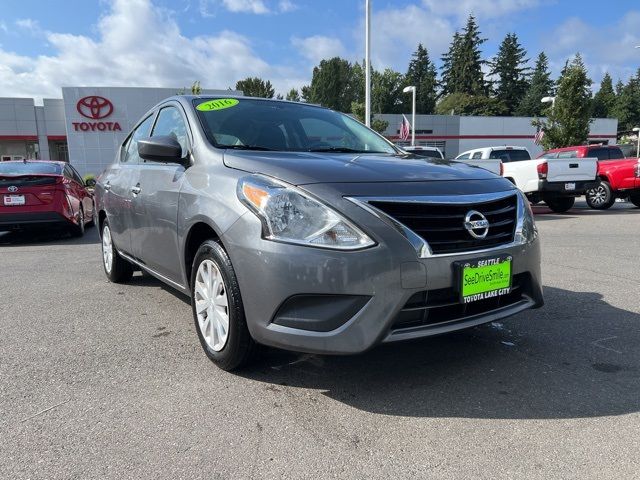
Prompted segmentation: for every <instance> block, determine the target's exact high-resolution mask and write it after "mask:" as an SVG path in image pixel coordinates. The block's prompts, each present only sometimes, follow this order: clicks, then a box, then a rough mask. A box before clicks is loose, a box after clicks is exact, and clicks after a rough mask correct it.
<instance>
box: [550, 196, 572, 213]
mask: <svg viewBox="0 0 640 480" xmlns="http://www.w3.org/2000/svg"><path fill="white" fill-rule="evenodd" d="M544 203H546V204H547V207H549V208H550V209H551V210H552V211H554V212H555V213H564V212H566V211H568V210H570V209H571V207H573V204H574V203H576V199H575V198H574V197H557V198H545V199H544Z"/></svg>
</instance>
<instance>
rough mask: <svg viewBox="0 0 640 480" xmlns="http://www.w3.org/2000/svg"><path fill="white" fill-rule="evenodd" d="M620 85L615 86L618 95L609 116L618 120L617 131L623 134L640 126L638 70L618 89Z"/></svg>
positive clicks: (639, 73) (639, 72)
mask: <svg viewBox="0 0 640 480" xmlns="http://www.w3.org/2000/svg"><path fill="white" fill-rule="evenodd" d="M620 84H621V82H618V84H617V85H616V90H617V91H618V90H619V92H620V93H619V95H617V96H616V101H615V103H614V107H613V110H612V113H611V116H612V117H614V118H617V119H618V131H622V132H624V131H629V130H631V129H632V128H634V127H638V126H640V70H639V71H638V74H636V76H635V77H631V78H630V79H629V81H628V82H627V84H626V85H624V86H622V87H620Z"/></svg>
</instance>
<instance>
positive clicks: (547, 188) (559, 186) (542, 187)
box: [538, 180, 598, 197]
mask: <svg viewBox="0 0 640 480" xmlns="http://www.w3.org/2000/svg"><path fill="white" fill-rule="evenodd" d="M569 184H571V185H575V188H573V189H567V185H569ZM597 186H598V182H596V181H577V182H574V181H567V182H547V181H546V180H540V181H539V182H538V191H539V192H540V193H541V194H542V195H549V196H554V197H578V196H580V195H583V194H584V193H585V192H586V191H587V190H590V189H592V188H595V187H597Z"/></svg>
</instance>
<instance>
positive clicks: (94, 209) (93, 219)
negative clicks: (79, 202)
mask: <svg viewBox="0 0 640 480" xmlns="http://www.w3.org/2000/svg"><path fill="white" fill-rule="evenodd" d="M92 211H93V216H92V217H91V220H89V221H88V222H87V225H86V226H87V227H95V226H96V225H97V223H96V203H95V202H93V210H92Z"/></svg>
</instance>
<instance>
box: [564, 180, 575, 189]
mask: <svg viewBox="0 0 640 480" xmlns="http://www.w3.org/2000/svg"><path fill="white" fill-rule="evenodd" d="M564 189H565V190H575V189H576V184H575V183H574V182H571V183H565V184H564Z"/></svg>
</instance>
